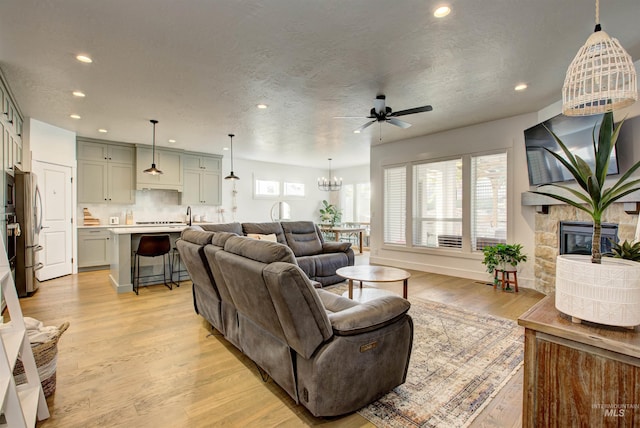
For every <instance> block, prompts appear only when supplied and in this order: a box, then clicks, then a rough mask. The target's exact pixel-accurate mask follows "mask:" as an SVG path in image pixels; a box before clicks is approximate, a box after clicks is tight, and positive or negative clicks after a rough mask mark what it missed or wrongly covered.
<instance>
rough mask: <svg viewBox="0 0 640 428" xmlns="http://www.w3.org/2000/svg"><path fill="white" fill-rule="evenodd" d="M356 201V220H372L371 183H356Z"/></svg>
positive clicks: (366, 221)
mask: <svg viewBox="0 0 640 428" xmlns="http://www.w3.org/2000/svg"><path fill="white" fill-rule="evenodd" d="M355 203H356V205H355V206H356V210H355V216H354V221H355V222H359V223H362V222H364V223H369V222H370V221H371V183H358V184H356V198H355Z"/></svg>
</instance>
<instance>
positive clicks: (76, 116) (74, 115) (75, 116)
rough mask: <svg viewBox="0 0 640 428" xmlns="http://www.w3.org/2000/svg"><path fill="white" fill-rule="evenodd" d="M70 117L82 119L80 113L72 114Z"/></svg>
mask: <svg viewBox="0 0 640 428" xmlns="http://www.w3.org/2000/svg"><path fill="white" fill-rule="evenodd" d="M69 117H70V118H71V119H80V115H79V114H70V115H69Z"/></svg>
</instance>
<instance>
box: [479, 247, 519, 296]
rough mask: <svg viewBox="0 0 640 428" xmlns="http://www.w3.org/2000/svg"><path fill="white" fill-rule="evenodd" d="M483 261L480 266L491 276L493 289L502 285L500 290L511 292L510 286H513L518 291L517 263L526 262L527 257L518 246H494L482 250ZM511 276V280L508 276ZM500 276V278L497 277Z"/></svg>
mask: <svg viewBox="0 0 640 428" xmlns="http://www.w3.org/2000/svg"><path fill="white" fill-rule="evenodd" d="M482 252H483V253H484V260H483V261H482V264H484V265H485V266H486V267H487V272H489V273H490V274H493V288H496V286H497V285H498V284H502V289H503V290H505V288H506V290H511V287H509V285H510V284H514V288H515V291H516V292H517V291H518V277H517V267H518V263H520V262H526V261H527V255H526V254H523V253H522V245H520V244H496V245H492V246H489V247H484V248H483V249H482ZM511 275H513V279H511V278H510V276H511ZM499 276H500V277H499Z"/></svg>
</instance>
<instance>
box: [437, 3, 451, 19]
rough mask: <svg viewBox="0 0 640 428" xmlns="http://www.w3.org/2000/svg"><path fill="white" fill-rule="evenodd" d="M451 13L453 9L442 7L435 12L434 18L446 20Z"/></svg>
mask: <svg viewBox="0 0 640 428" xmlns="http://www.w3.org/2000/svg"><path fill="white" fill-rule="evenodd" d="M450 13H451V8H450V7H449V6H440V7H439V8H437V9H436V10H435V11H434V12H433V16H435V17H436V18H444V17H445V16H447V15H449V14H450Z"/></svg>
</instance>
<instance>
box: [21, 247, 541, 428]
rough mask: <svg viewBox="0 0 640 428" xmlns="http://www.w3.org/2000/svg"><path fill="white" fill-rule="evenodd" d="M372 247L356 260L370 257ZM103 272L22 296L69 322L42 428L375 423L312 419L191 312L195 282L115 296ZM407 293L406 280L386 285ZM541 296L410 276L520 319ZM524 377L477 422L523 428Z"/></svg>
mask: <svg viewBox="0 0 640 428" xmlns="http://www.w3.org/2000/svg"><path fill="white" fill-rule="evenodd" d="M366 261H367V253H365V255H364V256H357V262H358V263H359V264H360V263H366ZM107 276H108V272H107V271H95V272H86V273H81V274H79V275H70V276H65V277H62V278H58V279H55V280H50V281H46V282H44V283H42V284H41V287H40V289H39V290H38V291H37V292H36V293H35V294H34V295H33V296H32V297H30V298H26V299H21V301H20V302H21V305H22V308H23V312H24V314H25V316H30V317H33V318H36V319H39V320H41V321H43V322H44V323H45V325H59V324H62V323H63V322H64V321H69V322H70V324H71V325H70V327H69V330H67V332H66V333H65V334H64V335H63V336H62V338H61V339H60V342H59V346H58V371H57V375H58V385H57V390H56V393H55V394H54V395H53V396H52V397H50V398H49V399H48V400H47V401H48V404H49V409H50V412H51V417H50V418H49V419H48V420H46V421H43V422H39V423H38V426H40V427H94V426H95V427H98V426H99V427H115V426H123V427H124V426H126V427H154V428H160V427H212V426H230V427H236V426H238V427H240V426H242V427H249V426H255V427H272V426H292V427H296V426H316V425H324V426H331V427H371V426H373V425H372V424H370V423H369V422H368V421H366V420H365V419H364V418H362V417H361V416H359V415H358V414H352V415H348V416H344V417H340V418H327V419H323V418H314V417H313V416H312V415H311V414H309V412H307V411H306V410H305V409H304V408H303V407H302V406H298V405H296V404H295V403H294V402H293V400H291V399H290V398H289V396H288V395H286V393H284V392H283V391H282V390H281V389H280V387H278V386H277V385H276V384H274V383H273V381H271V380H269V381H268V382H266V383H265V382H263V381H262V379H261V378H260V374H259V373H258V370H257V369H256V367H255V365H254V364H253V362H251V360H249V359H248V358H246V357H244V356H243V355H242V354H241V353H240V352H239V351H238V350H237V349H236V348H235V347H233V346H232V345H230V344H229V343H227V342H226V341H225V340H224V339H223V338H222V337H220V336H218V334H217V333H216V332H215V331H214V332H213V334H212V332H211V330H210V329H209V328H208V325H207V323H206V322H205V321H203V319H202V318H201V317H199V316H198V315H196V314H195V313H194V311H193V303H192V294H191V284H190V282H188V281H187V282H183V283H182V286H181V287H179V288H175V287H174V289H173V290H168V289H167V288H165V287H164V286H152V287H147V288H142V289H141V290H140V295H139V296H136V295H135V294H134V293H126V294H120V295H118V294H116V293H115V291H114V290H113V289H112V288H111V286H110V285H109V281H108V278H107ZM385 288H390V289H393V290H395V289H396V288H397V290H395V291H397V292H398V293H400V292H401V284H400V283H399V284H397V285H396V284H389V285H385ZM542 297H543V295H542V294H540V293H537V292H535V291H533V290H529V289H522V288H521V290H520V292H519V293H517V294H515V293H506V292H502V291H500V290H493V287H490V286H487V285H484V284H481V283H478V282H475V281H471V280H466V279H460V278H452V277H447V276H444V275H436V274H428V273H423V272H412V277H411V279H410V280H409V299H411V298H424V299H430V300H434V301H440V302H444V303H447V304H451V305H457V306H461V307H464V308H466V309H469V310H473V311H479V312H486V313H490V314H493V315H497V316H502V317H506V318H511V319H516V318H517V317H518V316H519V315H521V314H522V313H523V312H525V311H526V310H527V309H528V308H529V307H531V306H532V305H533V304H535V303H536V302H537V301H538V300H539V299H540V298H542ZM521 409H522V375H521V373H520V374H519V375H518V376H515V377H514V378H513V379H512V380H511V381H510V382H509V384H508V385H507V386H506V387H505V388H504V389H503V390H502V392H501V393H500V394H499V395H498V396H497V397H496V398H495V399H494V400H493V401H492V402H491V404H490V405H489V406H488V407H487V408H486V409H485V410H484V411H483V413H482V414H481V415H480V416H479V417H478V418H477V419H476V420H475V421H474V424H473V425H472V426H475V427H484V426H491V427H498V426H500V427H504V426H509V427H511V426H520V418H521V411H522V410H521Z"/></svg>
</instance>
